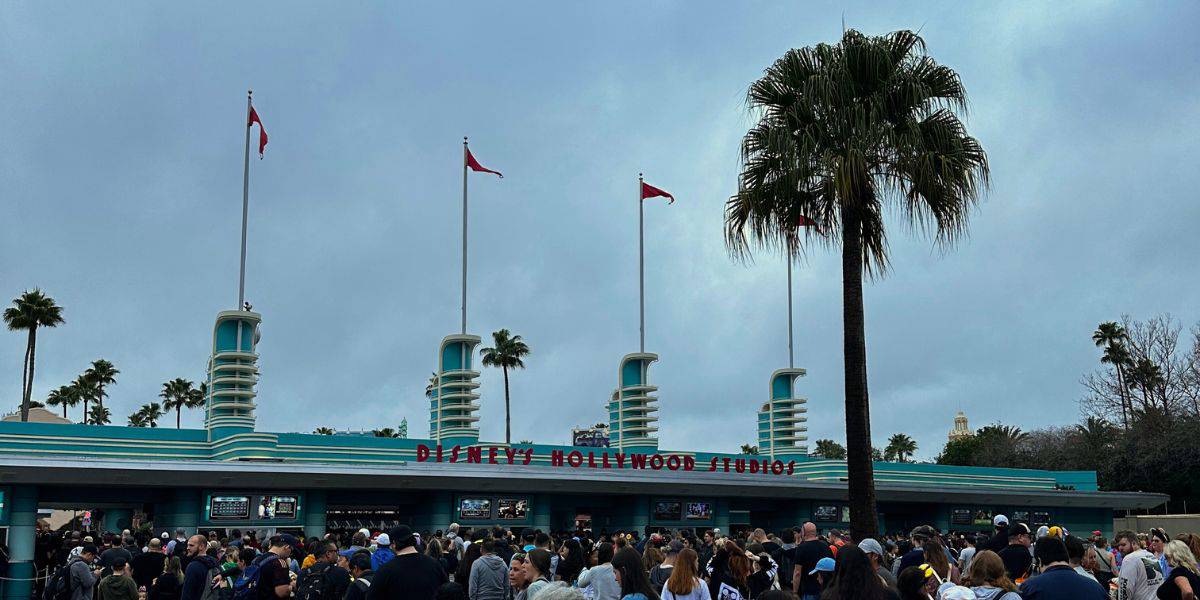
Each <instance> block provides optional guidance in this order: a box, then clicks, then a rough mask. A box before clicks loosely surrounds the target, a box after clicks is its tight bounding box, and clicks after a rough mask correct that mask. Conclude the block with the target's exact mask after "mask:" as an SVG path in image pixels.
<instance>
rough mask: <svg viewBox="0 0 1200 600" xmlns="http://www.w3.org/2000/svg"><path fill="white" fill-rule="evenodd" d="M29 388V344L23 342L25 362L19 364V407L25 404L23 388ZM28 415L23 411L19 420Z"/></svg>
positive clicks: (26, 417) (24, 418)
mask: <svg viewBox="0 0 1200 600" xmlns="http://www.w3.org/2000/svg"><path fill="white" fill-rule="evenodd" d="M28 388H29V344H25V362H24V363H22V364H21V407H22V409H24V406H25V390H26V389H28ZM28 418H29V416H28V415H26V414H25V413H22V414H21V420H22V421H24V420H26V419H28Z"/></svg>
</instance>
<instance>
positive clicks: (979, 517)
mask: <svg viewBox="0 0 1200 600" xmlns="http://www.w3.org/2000/svg"><path fill="white" fill-rule="evenodd" d="M975 524H976V525H991V524H992V511H990V510H988V509H986V508H980V509H977V510H976V511H975Z"/></svg>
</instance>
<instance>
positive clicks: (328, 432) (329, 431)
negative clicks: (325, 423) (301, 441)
mask: <svg viewBox="0 0 1200 600" xmlns="http://www.w3.org/2000/svg"><path fill="white" fill-rule="evenodd" d="M313 433H315V434H317V435H333V429H332V428H330V427H318V428H316V429H314V430H313Z"/></svg>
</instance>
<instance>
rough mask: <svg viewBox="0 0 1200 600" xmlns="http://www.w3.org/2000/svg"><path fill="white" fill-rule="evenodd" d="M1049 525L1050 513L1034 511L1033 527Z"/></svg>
mask: <svg viewBox="0 0 1200 600" xmlns="http://www.w3.org/2000/svg"><path fill="white" fill-rule="evenodd" d="M1049 524H1050V513H1048V512H1037V511H1034V513H1033V526H1034V527H1041V526H1042V525H1049Z"/></svg>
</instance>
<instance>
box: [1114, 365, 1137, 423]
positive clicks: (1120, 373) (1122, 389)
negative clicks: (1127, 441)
mask: <svg viewBox="0 0 1200 600" xmlns="http://www.w3.org/2000/svg"><path fill="white" fill-rule="evenodd" d="M1113 362H1115V363H1117V391H1118V392H1119V393H1120V395H1121V424H1122V426H1123V427H1124V428H1125V430H1126V431H1128V430H1129V411H1131V410H1133V404H1132V403H1131V402H1130V401H1129V388H1128V387H1126V385H1125V367H1122V366H1121V362H1120V361H1119V360H1117V361H1113ZM1126 405H1128V408H1126Z"/></svg>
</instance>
